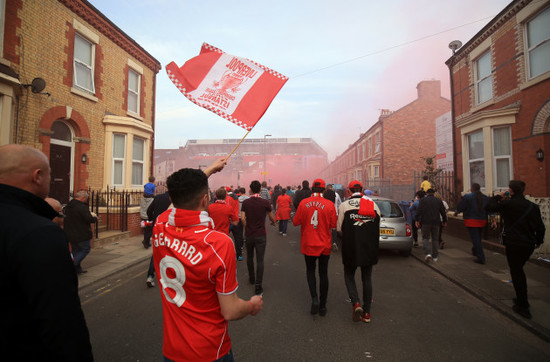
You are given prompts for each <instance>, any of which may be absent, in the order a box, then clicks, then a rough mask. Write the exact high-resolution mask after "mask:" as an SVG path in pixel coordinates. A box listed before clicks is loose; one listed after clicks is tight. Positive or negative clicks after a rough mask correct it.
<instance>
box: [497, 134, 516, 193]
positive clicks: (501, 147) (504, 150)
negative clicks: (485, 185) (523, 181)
mask: <svg viewBox="0 0 550 362" xmlns="http://www.w3.org/2000/svg"><path fill="white" fill-rule="evenodd" d="M493 157H494V159H493V162H494V170H495V176H494V178H495V186H496V187H497V188H507V187H508V184H509V183H510V179H511V178H512V175H511V171H512V139H511V136H510V127H500V128H493Z"/></svg>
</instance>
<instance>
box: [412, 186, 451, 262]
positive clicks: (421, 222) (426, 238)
mask: <svg viewBox="0 0 550 362" xmlns="http://www.w3.org/2000/svg"><path fill="white" fill-rule="evenodd" d="M434 193H435V190H434V189H429V190H428V192H427V193H426V196H425V197H423V198H422V199H421V200H420V202H419V203H418V210H417V211H416V227H417V228H418V229H420V228H421V229H422V244H423V247H424V260H425V261H426V262H429V261H437V258H438V255H439V225H440V224H441V223H442V224H443V225H446V224H447V213H446V212H445V206H444V205H443V202H441V200H439V199H437V198H436V197H435V196H434ZM441 218H442V219H443V222H441ZM430 237H431V243H430Z"/></svg>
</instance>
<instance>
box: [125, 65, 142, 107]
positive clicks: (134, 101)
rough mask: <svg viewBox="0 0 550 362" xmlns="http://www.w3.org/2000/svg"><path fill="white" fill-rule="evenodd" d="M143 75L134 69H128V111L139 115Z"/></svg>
mask: <svg viewBox="0 0 550 362" xmlns="http://www.w3.org/2000/svg"><path fill="white" fill-rule="evenodd" d="M140 82H141V75H140V74H139V73H138V72H136V71H134V70H133V69H128V111H129V112H132V113H135V114H139V96H140V94H139V90H140Z"/></svg>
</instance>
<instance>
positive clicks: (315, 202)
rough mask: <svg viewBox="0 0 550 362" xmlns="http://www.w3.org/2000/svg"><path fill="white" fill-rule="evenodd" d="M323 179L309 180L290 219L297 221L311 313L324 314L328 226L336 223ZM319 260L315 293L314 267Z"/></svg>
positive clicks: (333, 225)
mask: <svg viewBox="0 0 550 362" xmlns="http://www.w3.org/2000/svg"><path fill="white" fill-rule="evenodd" d="M324 190H325V181H324V180H322V179H316V180H315V181H313V188H312V192H313V193H312V194H311V196H310V197H308V198H305V199H303V200H302V201H301V202H300V204H299V205H298V209H297V210H296V215H294V219H292V222H293V223H294V225H295V226H298V225H300V231H301V232H300V243H301V251H302V254H304V259H305V262H306V278H307V284H308V287H309V293H310V295H311V314H317V313H319V315H320V316H325V315H326V314H327V297H328V284H329V281H328V261H329V259H330V251H331V247H332V241H331V233H330V229H331V228H335V227H336V221H337V217H336V210H335V209H334V204H333V203H332V202H330V201H329V200H327V199H325V198H324V197H323V194H322V192H323V191H324ZM317 260H318V261H319V294H317V280H316V278H315V269H316V264H317Z"/></svg>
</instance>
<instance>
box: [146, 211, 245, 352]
mask: <svg viewBox="0 0 550 362" xmlns="http://www.w3.org/2000/svg"><path fill="white" fill-rule="evenodd" d="M211 221H212V220H211V219H210V217H209V216H208V213H206V212H204V211H203V212H199V211H191V210H182V209H176V208H173V209H169V210H167V211H165V212H164V213H162V214H161V215H160V216H159V217H158V218H157V222H156V223H155V226H154V228H153V259H154V264H155V271H156V274H157V279H158V281H159V286H160V290H161V297H162V312H163V354H164V356H165V357H166V358H169V359H171V360H174V361H214V360H216V359H218V358H220V357H223V356H224V355H226V354H227V353H229V350H230V349H231V340H230V339H229V335H228V331H227V327H228V322H227V321H226V320H225V319H224V317H223V316H222V314H221V308H220V304H219V301H218V294H219V293H221V294H227V295H229V294H233V293H235V292H236V290H237V288H238V283H237V274H236V257H235V247H234V246H233V242H232V241H231V238H229V237H228V236H227V235H225V234H223V233H220V232H218V231H214V230H212V227H211V225H212V223H211Z"/></svg>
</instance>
